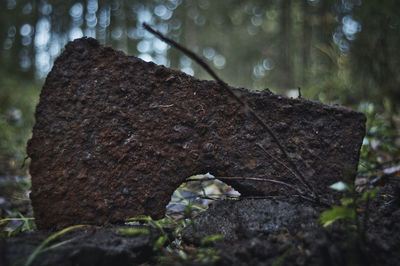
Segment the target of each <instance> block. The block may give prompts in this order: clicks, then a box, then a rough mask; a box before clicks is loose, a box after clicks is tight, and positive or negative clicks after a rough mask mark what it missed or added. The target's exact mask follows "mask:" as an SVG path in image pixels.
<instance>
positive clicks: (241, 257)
mask: <svg viewBox="0 0 400 266" xmlns="http://www.w3.org/2000/svg"><path fill="white" fill-rule="evenodd" d="M20 181H21V180H20ZM2 182H3V181H2ZM3 184H4V182H3ZM3 187H4V186H3ZM3 192H5V191H2V193H3ZM2 195H4V194H2ZM16 202H17V203H18V201H16ZM4 204H10V203H7V202H3V203H2V205H1V207H2V209H4V207H5V206H7V207H10V205H4ZM14 204H15V203H14ZM17 205H18V204H17ZM13 208H17V209H19V210H20V211H21V212H23V213H24V214H29V213H30V206H29V202H27V201H24V200H20V201H19V205H18V206H16V205H14V206H13ZM24 208H25V211H24ZM357 208H358V209H357V212H358V216H357V218H358V220H357V221H358V222H357V221H356V220H350V221H349V220H347V221H339V222H335V223H333V224H332V225H330V226H328V227H323V226H322V225H321V223H320V222H319V221H318V218H319V217H320V215H321V213H322V212H323V211H324V210H325V209H327V208H326V207H321V206H318V205H315V204H313V203H311V202H308V201H304V200H302V199H301V198H296V197H292V198H287V197H286V198H283V197H271V198H262V199H241V200H238V199H236V200H219V201H215V202H213V203H211V204H210V206H209V208H208V209H207V210H206V211H203V212H201V213H198V215H196V216H195V217H194V218H193V217H191V216H192V213H189V214H188V213H186V219H184V220H181V222H177V221H172V220H163V221H162V222H160V221H152V220H147V222H145V223H135V224H134V225H132V224H131V225H126V224H125V225H109V226H105V227H95V226H91V227H84V228H79V229H75V230H71V231H69V232H66V233H63V234H60V235H59V236H58V237H57V238H54V239H53V240H52V241H51V242H49V243H47V245H43V243H44V241H45V240H46V239H47V238H48V237H49V236H52V235H53V236H54V234H55V231H37V230H27V231H24V232H20V233H18V234H16V235H15V236H12V237H6V236H3V237H1V238H0V265H29V264H30V265H212V264H218V265H398V262H399V261H400V253H399V252H398V247H399V246H400V234H399V233H398V232H400V223H399V221H400V184H399V182H392V183H388V184H386V185H385V187H383V188H382V189H381V190H380V191H379V193H378V194H377V196H376V197H374V198H373V199H372V200H371V201H370V203H369V208H368V210H366V209H365V204H364V205H360V206H358V207H357ZM3 217H4V216H3ZM357 224H358V226H357ZM160 228H163V229H162V230H160ZM357 229H359V230H357ZM41 244H42V245H43V246H42V247H40V246H41ZM38 247H39V249H40V250H39V249H38ZM35 250H36V251H37V255H34V256H33V255H32V254H35ZM29 256H31V257H29ZM32 256H33V258H32ZM29 258H31V259H32V261H31V262H30V263H29V264H28V263H27V261H28V260H29Z"/></svg>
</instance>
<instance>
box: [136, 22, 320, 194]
mask: <svg viewBox="0 0 400 266" xmlns="http://www.w3.org/2000/svg"><path fill="white" fill-rule="evenodd" d="M143 27H144V28H145V29H146V30H147V31H149V32H150V33H152V34H154V35H155V36H156V37H157V38H159V39H160V40H162V41H164V42H166V43H167V44H170V45H171V46H173V47H175V48H177V49H178V50H180V51H181V52H183V53H184V54H185V55H187V56H188V57H190V58H191V59H193V60H194V61H196V62H197V63H198V64H199V65H200V66H201V67H203V68H204V70H206V71H207V72H208V73H209V74H210V75H211V76H212V77H213V78H214V79H215V80H216V81H217V83H218V84H219V85H220V86H221V87H222V88H224V89H225V91H226V92H228V93H229V95H230V96H231V97H232V98H234V99H235V100H236V101H237V102H238V103H240V104H241V105H242V106H243V108H244V110H245V112H246V113H249V114H250V115H251V116H252V117H253V118H254V119H255V120H256V121H257V122H258V123H259V124H260V125H261V126H262V127H263V129H264V130H265V131H267V132H268V134H269V135H270V136H271V138H272V139H273V141H274V142H275V143H276V145H277V146H278V148H279V149H280V151H281V152H282V153H283V154H284V156H285V157H286V159H287V161H288V162H289V164H290V167H291V169H292V171H291V173H292V174H293V175H294V176H295V177H296V178H297V179H298V180H299V181H300V182H301V183H302V184H303V185H304V186H305V187H306V188H307V189H308V190H309V191H310V192H311V193H312V196H313V197H315V198H316V199H317V201H318V199H319V197H318V194H317V193H316V191H315V190H314V188H313V187H312V186H311V185H310V184H309V183H308V182H307V181H306V179H305V178H304V176H303V174H302V173H301V172H300V171H299V169H298V168H297V166H296V164H295V163H294V162H293V161H292V160H291V158H290V157H289V155H288V153H287V151H286V149H285V148H284V147H283V146H282V144H281V142H280V141H279V139H278V138H277V137H276V135H275V134H274V133H273V131H272V129H271V128H270V127H269V126H268V125H267V124H266V123H265V122H264V121H263V120H262V119H261V117H260V116H259V115H258V114H257V113H256V112H255V111H254V110H253V109H252V108H251V107H250V106H249V105H248V104H247V102H246V101H245V100H243V99H242V98H240V96H238V95H237V94H236V93H235V92H234V91H233V90H232V89H231V88H229V86H228V84H226V83H225V82H224V81H223V80H222V79H221V78H219V77H218V75H217V74H216V73H215V72H214V71H213V70H212V69H211V68H210V66H209V65H208V64H206V63H205V62H204V61H203V60H202V59H201V58H200V57H199V56H197V55H196V54H195V53H193V52H192V51H190V50H189V49H187V48H185V47H183V46H182V45H180V44H179V43H177V42H175V41H174V40H172V39H169V38H167V37H165V36H164V35H163V34H162V33H160V32H158V31H156V30H154V29H153V28H151V27H150V26H149V25H147V24H146V23H143ZM263 150H264V149H263ZM264 151H265V150H264Z"/></svg>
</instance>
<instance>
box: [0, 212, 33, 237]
mask: <svg viewBox="0 0 400 266" xmlns="http://www.w3.org/2000/svg"><path fill="white" fill-rule="evenodd" d="M16 214H17V215H18V216H19V218H15V217H13V216H14V213H12V214H10V215H9V216H8V217H6V218H3V219H1V220H0V232H1V233H0V234H1V235H2V236H4V235H5V236H7V237H12V236H15V235H17V234H19V233H20V232H24V231H31V230H34V229H35V228H36V226H35V224H34V222H33V221H34V218H31V217H25V216H23V215H22V214H21V213H20V212H17V213H16Z"/></svg>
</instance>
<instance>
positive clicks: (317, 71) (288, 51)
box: [0, 0, 400, 176]
mask: <svg viewBox="0 0 400 266" xmlns="http://www.w3.org/2000/svg"><path fill="white" fill-rule="evenodd" d="M399 14H400V4H399V3H397V2H396V1H394V0H388V1H375V0H369V1H361V0H248V1H241V0H224V1H212V0H114V1H111V0H109V1H107V0H104V1H99V0H82V1H68V0H63V1H50V0H1V1H0V176H10V175H24V174H26V167H25V168H23V169H20V166H21V164H22V162H23V160H24V158H25V156H26V152H25V145H26V142H27V140H28V139H29V137H30V133H31V128H32V126H33V123H34V108H35V105H36V104H37V102H38V98H39V94H40V88H41V86H42V84H43V82H44V78H45V77H46V75H47V73H48V72H49V71H50V70H51V67H52V64H53V61H54V59H55V58H56V57H57V56H58V55H59V54H60V53H61V52H62V50H63V47H64V45H65V44H66V43H67V42H68V41H70V40H73V39H75V38H79V37H82V36H90V37H94V38H96V39H98V40H99V41H100V42H101V43H103V44H106V45H109V46H112V47H114V48H116V49H120V50H123V51H125V52H126V53H127V54H130V55H135V56H138V57H140V58H142V59H144V60H146V61H154V62H155V63H157V64H163V65H166V66H168V67H172V68H175V69H180V70H182V71H184V72H186V73H188V74H190V75H194V76H195V77H198V78H200V79H210V77H209V76H208V75H207V74H206V73H205V72H204V71H203V70H202V69H200V68H199V67H198V66H197V65H196V64H194V63H193V62H192V61H191V60H190V59H189V58H187V57H186V56H184V55H183V54H182V53H180V52H179V51H177V50H174V49H171V48H170V47H169V46H167V45H165V44H164V43H162V42H161V41H159V40H156V39H155V38H154V37H153V36H152V35H150V34H149V33H147V32H145V31H144V30H143V28H142V27H141V24H142V23H143V22H146V23H148V24H150V25H151V26H153V27H154V28H156V29H158V30H159V31H161V32H162V33H164V34H166V35H167V36H169V37H171V38H173V39H175V40H177V41H178V42H180V43H181V44H183V45H185V46H187V47H189V48H190V49H192V50H194V51H195V52H196V53H197V54H199V55H201V56H202V57H203V58H204V59H205V61H206V62H208V63H209V64H210V65H211V66H212V67H213V68H214V69H215V70H216V71H217V72H218V73H219V74H220V75H221V77H222V78H223V79H224V80H225V81H226V82H227V83H229V84H230V85H233V86H236V87H245V88H248V89H254V90H260V89H264V88H269V89H270V90H272V91H273V92H275V93H279V94H283V95H287V96H291V97H297V88H298V87H300V88H301V92H302V96H303V97H304V98H309V99H313V100H319V101H322V102H324V103H328V104H341V105H345V106H349V107H352V108H354V109H356V110H360V111H363V112H365V113H366V114H367V116H368V118H369V129H370V132H369V134H370V135H369V137H370V138H371V139H369V140H368V139H366V142H365V143H367V144H368V143H369V144H374V143H375V144H374V145H375V146H373V147H372V148H374V147H376V146H377V145H381V144H382V143H384V144H385V147H386V148H385V149H386V150H390V149H392V150H393V145H395V142H394V141H396V140H397V137H396V136H397V135H398V131H399V127H400V126H399V123H400V122H399V116H398V113H399V99H400V88H399V85H400V74H399V73H400V55H399V53H398V51H397V49H398V47H400V25H399V24H400V16H399ZM379 134H380V135H385V136H387V135H390V138H389V140H390V141H389V142H382V141H380V140H378V141H379V142H378V144H377V142H373V141H374V140H373V139H372V138H377V136H378V137H379ZM386 140H387V139H386ZM382 145H383V144H382ZM370 146H371V145H370ZM363 154H364V155H365V156H375V157H376V158H375V159H377V160H378V161H379V160H381V161H382V160H386V159H388V158H386V157H385V156H384V155H382V154H381V153H377V152H375V151H374V150H373V149H367V150H366V151H364V152H363ZM393 154H394V153H393V152H392V153H390V156H391V157H390V158H389V159H393Z"/></svg>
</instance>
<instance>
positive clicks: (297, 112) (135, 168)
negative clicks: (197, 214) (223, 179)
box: [28, 38, 365, 228]
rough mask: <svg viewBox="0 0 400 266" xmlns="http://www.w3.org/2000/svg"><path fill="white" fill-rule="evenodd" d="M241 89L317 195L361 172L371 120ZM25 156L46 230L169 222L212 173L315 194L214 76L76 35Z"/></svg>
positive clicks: (43, 101) (245, 187) (269, 188)
mask: <svg viewBox="0 0 400 266" xmlns="http://www.w3.org/2000/svg"><path fill="white" fill-rule="evenodd" d="M232 89H233V88H232ZM234 90H235V91H236V92H237V93H240V94H241V95H242V97H243V98H244V99H246V100H247V101H248V103H249V105H250V106H251V107H252V108H254V110H255V111H256V112H257V113H258V114H259V115H260V116H261V117H262V118H263V119H265V121H266V122H267V124H268V125H269V126H270V127H271V128H272V130H273V131H274V132H275V134H276V136H277V137H278V138H279V139H280V140H281V142H282V145H283V146H284V147H285V149H286V150H287V152H288V153H289V155H290V157H291V159H292V160H293V161H294V163H295V164H296V165H297V167H298V168H299V170H300V171H301V172H302V173H303V174H304V176H305V178H306V180H307V182H309V183H310V184H311V185H312V186H313V187H314V188H315V189H316V190H317V192H318V193H319V194H321V195H326V194H327V187H328V186H329V185H330V184H332V183H334V182H336V181H337V180H340V179H342V178H343V176H344V174H345V172H346V171H347V170H346V169H350V170H353V171H354V170H355V169H356V167H357V163H358V157H359V149H360V145H361V142H362V139H363V136H364V131H365V117H364V115H362V114H360V113H357V112H354V111H352V110H349V109H347V108H344V107H339V106H327V105H324V104H321V103H317V102H312V101H308V100H304V99H289V98H285V97H281V96H278V95H274V94H272V93H270V92H268V91H265V92H249V91H247V90H245V89H234ZM258 143H259V144H262V145H263V146H264V148H265V149H266V150H267V151H268V154H269V155H268V154H266V153H264V152H263V151H262V150H261V149H259V148H258V147H257V144H258ZM28 154H29V156H30V157H31V159H32V160H31V165H30V173H31V176H32V193H31V198H32V204H33V208H34V213H35V218H36V222H37V225H38V226H39V227H40V228H53V227H62V226H66V225H70V224H77V223H90V224H106V223H110V222H120V221H123V220H124V219H125V218H127V217H132V216H137V215H140V214H147V215H151V216H152V217H153V218H160V217H162V216H163V215H164V212H165V205H166V204H167V203H168V201H169V200H170V197H171V194H172V192H173V191H174V190H175V189H176V188H177V187H178V186H179V185H180V184H181V183H182V181H183V180H184V179H185V178H187V177H189V176H191V175H193V174H199V173H206V172H210V173H212V174H213V175H214V176H239V177H240V176H241V177H262V178H269V179H276V180H280V181H283V182H287V183H289V184H292V185H294V186H297V187H299V188H300V189H302V190H303V191H306V190H305V188H304V186H303V185H302V184H301V183H299V182H298V180H297V179H296V178H295V177H294V176H293V174H292V173H291V172H290V171H288V169H287V168H286V167H285V166H284V165H288V164H287V161H286V159H285V158H284V156H283V155H282V153H281V151H280V150H279V149H278V147H277V146H276V144H275V143H273V141H272V140H271V137H270V136H269V135H268V133H266V132H263V130H262V128H261V127H260V126H258V125H257V123H256V122H255V121H253V120H252V119H251V118H250V117H249V116H247V115H246V114H245V113H243V111H242V108H241V107H240V105H239V104H238V103H237V102H235V101H234V100H233V99H231V98H230V97H229V96H228V95H227V94H226V93H225V92H224V91H223V90H221V89H220V88H219V86H218V85H217V84H216V83H215V82H213V81H202V80H198V79H196V78H193V77H191V76H188V75H186V74H184V73H182V72H179V71H174V70H171V69H168V68H166V67H163V66H157V65H155V64H153V63H146V62H144V61H142V60H140V59H138V58H136V57H133V56H126V55H125V54H124V53H122V52H120V51H115V50H113V49H112V48H109V47H104V46H101V45H99V43H98V42H97V41H96V40H94V39H87V38H82V39H78V40H75V41H74V42H70V43H69V44H68V45H67V46H66V48H65V50H64V52H63V53H62V54H61V55H60V56H59V58H58V59H57V60H56V62H55V64H54V67H53V69H52V71H51V72H50V73H49V75H48V77H47V79H46V82H45V84H44V86H43V90H42V93H41V96H40V103H39V105H38V106H37V109H36V124H35V127H34V129H33V137H32V139H31V140H30V142H29V144H28ZM271 156H272V157H273V158H272V157H271ZM230 185H233V186H234V187H235V188H236V189H237V190H239V192H241V193H242V194H244V195H246V194H247V195H249V194H250V195H265V194H268V195H276V194H284V195H288V196H290V195H291V194H293V193H294V192H293V191H291V190H290V189H288V188H287V187H285V186H280V185H278V184H274V183H268V182H265V183H264V182H253V181H238V180H233V181H232V182H231V183H230Z"/></svg>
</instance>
